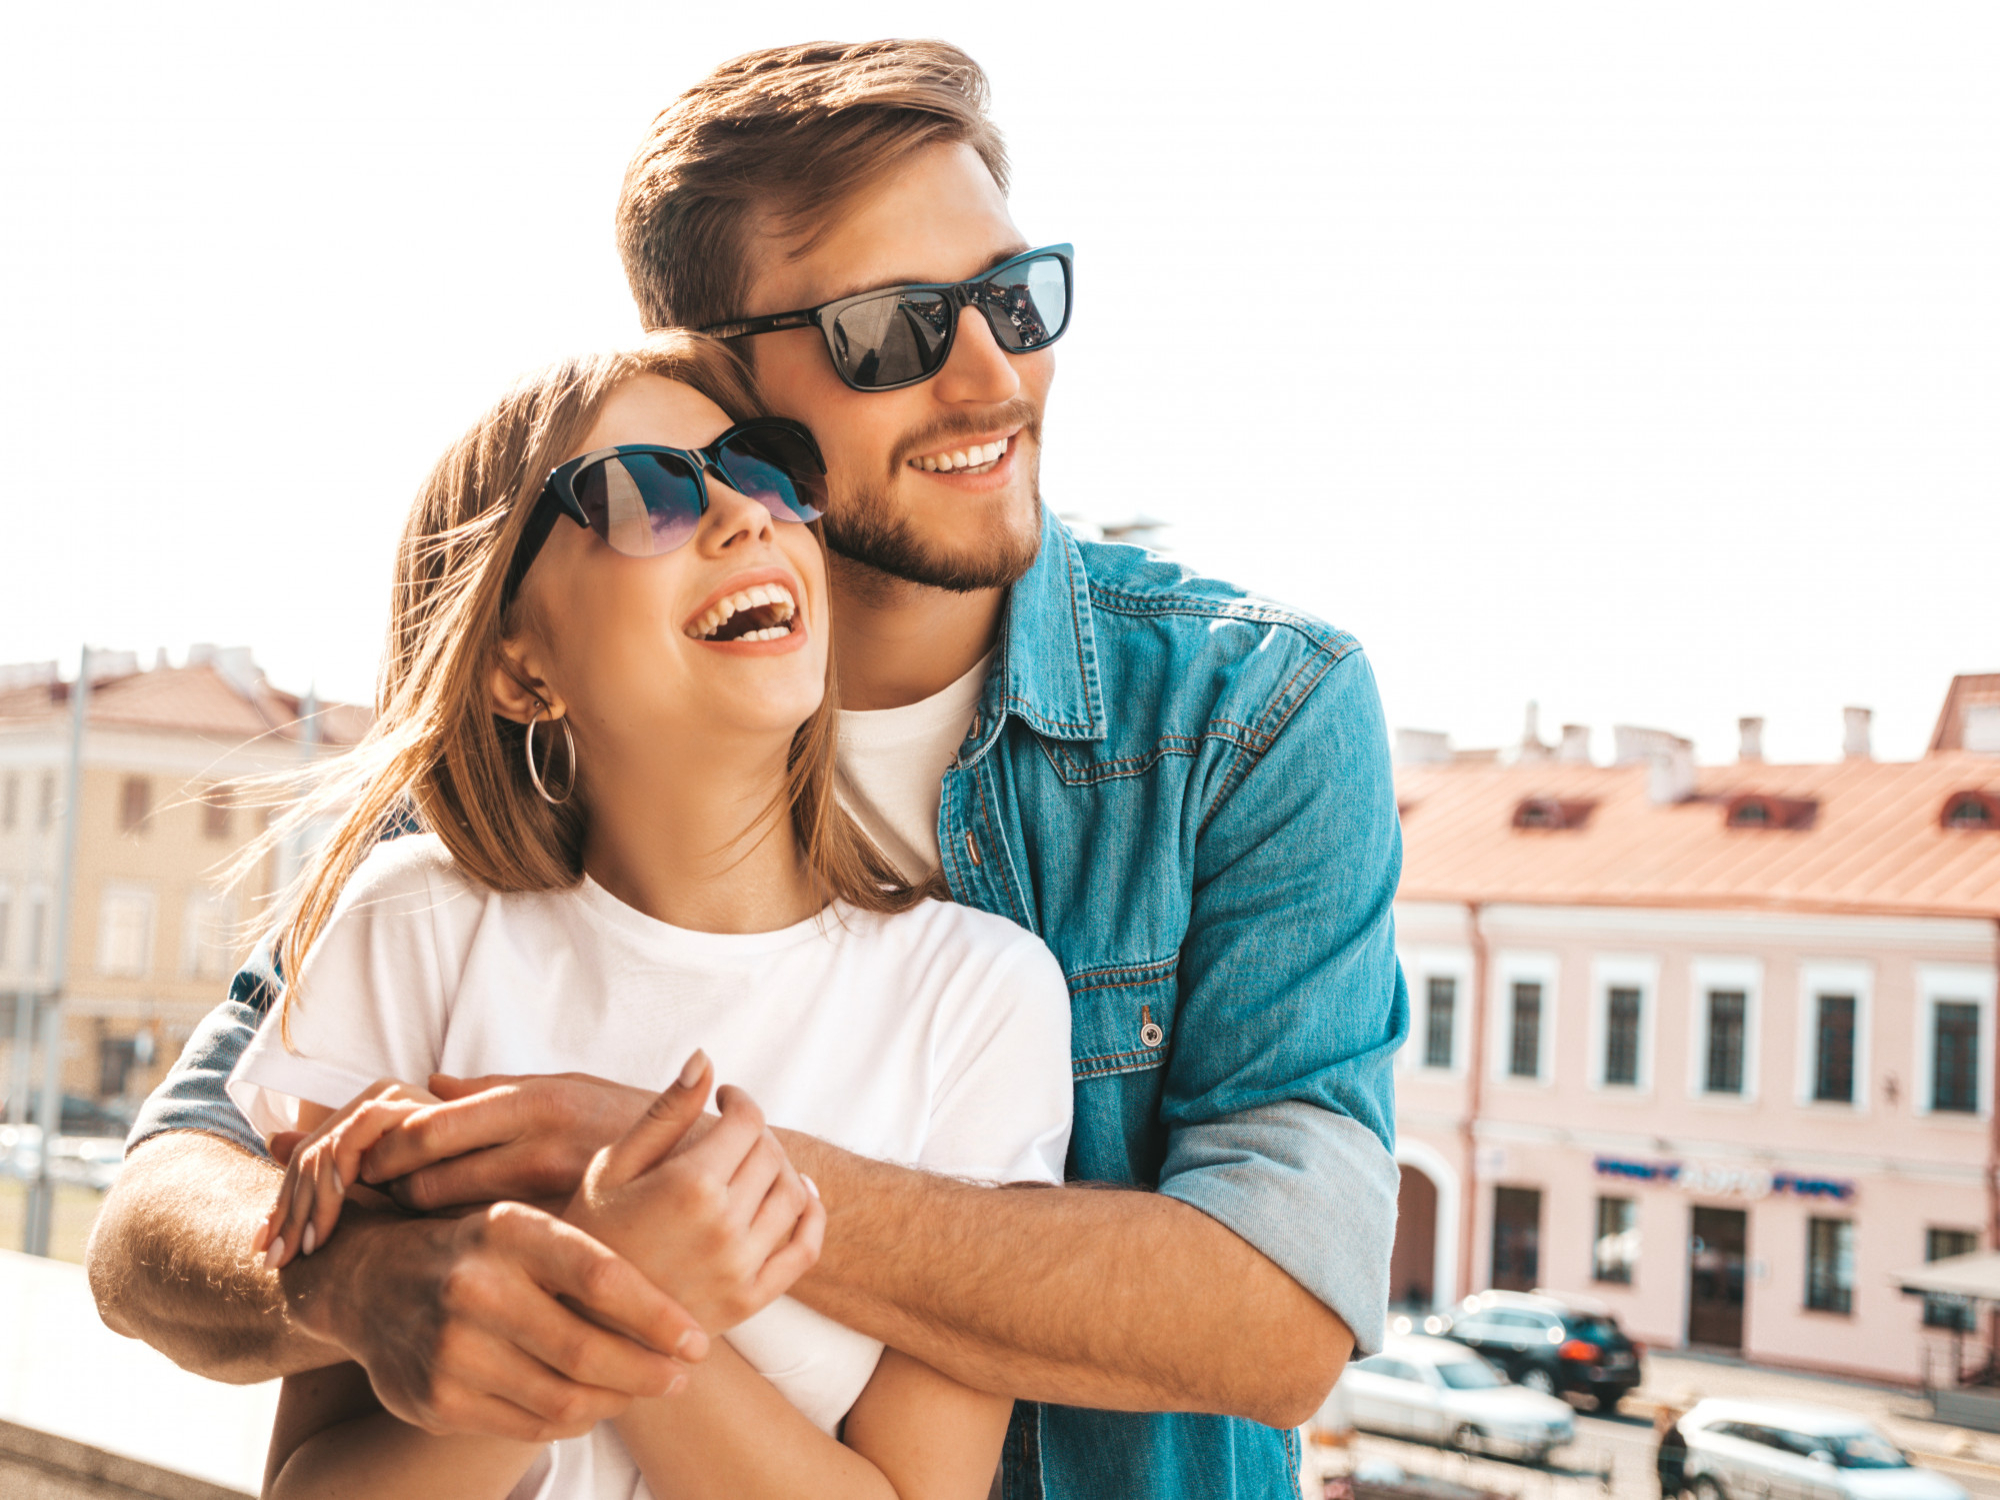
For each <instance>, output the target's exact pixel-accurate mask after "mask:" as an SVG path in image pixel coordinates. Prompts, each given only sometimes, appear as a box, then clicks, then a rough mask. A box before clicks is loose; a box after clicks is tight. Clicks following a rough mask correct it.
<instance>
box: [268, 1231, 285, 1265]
mask: <svg viewBox="0 0 2000 1500" xmlns="http://www.w3.org/2000/svg"><path fill="white" fill-rule="evenodd" d="M284 1258H285V1237H284V1236H283V1235H279V1236H278V1237H277V1238H276V1239H275V1240H272V1241H271V1248H270V1249H268V1250H266V1251H265V1252H264V1269H265V1270H267V1271H275V1270H277V1269H278V1262H279V1261H281V1260H283V1259H284Z"/></svg>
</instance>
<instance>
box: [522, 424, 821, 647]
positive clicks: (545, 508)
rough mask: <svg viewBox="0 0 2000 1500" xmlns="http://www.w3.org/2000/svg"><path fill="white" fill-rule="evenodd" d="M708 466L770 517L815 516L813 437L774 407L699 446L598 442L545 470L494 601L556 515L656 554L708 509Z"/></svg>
mask: <svg viewBox="0 0 2000 1500" xmlns="http://www.w3.org/2000/svg"><path fill="white" fill-rule="evenodd" d="M711 473H713V474H714V475H716V477H718V478H719V479H721V480H722V482H723V483H724V484H726V485H728V486H729V487H730V488H731V489H732V490H735V491H736V492H737V493H738V494H739V495H743V496H745V497H747V498H748V499H751V500H755V501H757V502H758V503H759V504H761V505H762V506H763V507H764V509H766V510H768V511H769V512H770V513H771V516H772V519H774V520H778V521H817V520H818V519H819V518H820V516H821V515H822V514H823V513H824V511H825V509H826V461H825V460H824V459H822V458H821V457H820V455H819V445H818V444H817V443H815V442H814V441H813V436H812V434H811V433H810V432H808V431H806V429H805V428H803V427H801V426H800V425H799V424H798V423H797V422H788V421H786V420H785V419H784V418H782V417H759V418H757V419H755V420H754V421H749V422H739V423H737V424H736V425H735V426H734V427H732V428H730V429H729V430H728V431H727V432H725V433H723V434H722V436H721V437H719V438H717V439H716V440H715V441H714V442H712V443H710V444H709V445H708V446H707V447H706V448H663V447H660V446H658V445H657V444H653V443H626V444H624V445H622V446H620V447H617V448H599V449H598V450H597V451H596V452H595V453H586V454H584V455H583V457H581V458H573V459H571V460H570V461H569V462H568V463H566V464H561V465H559V466H557V467H556V468H555V469H553V470H552V471H550V474H549V477H548V481H547V482H546V483H545V484H544V485H543V486H542V493H541V494H540V496H538V497H537V498H536V501H535V509H534V513H533V514H532V515H530V516H529V517H528V524H527V525H526V526H525V527H523V528H522V530H521V540H520V542H519V543H518V544H517V545H516V546H515V548H514V560H513V561H512V562H511V563H510V564H509V565H508V568H507V581H506V583H505V584H503V585H502V587H501V594H500V601H501V608H503V609H504V608H506V606H507V605H508V604H509V603H511V602H512V601H513V598H514V594H515V591H516V590H518V589H519V588H520V586H521V580H522V579H523V578H524V577H526V576H527V572H528V566H529V564H531V563H533V562H534V560H535V556H536V554H537V553H539V552H540V551H541V550H542V546H543V544H544V543H546V542H547V541H548V539H549V533H550V532H551V531H552V530H554V529H555V524H556V517H557V516H558V515H564V516H568V517H569V518H570V519H571V520H572V521H574V522H576V524H577V525H579V526H583V527H586V528H588V529H589V530H591V531H594V532H596V533H597V535H598V536H599V537H600V538H602V539H603V541H604V542H605V543H606V544H607V545H608V546H609V547H610V548H611V550H612V551H614V552H618V553H621V554H623V555H624V556H626V557H658V556H659V555H660V554H661V553H663V552H672V551H673V550H674V549H675V548H676V547H682V546H685V545H687V542H688V539H689V538H690V537H692V536H693V535H694V533H695V528H696V527H697V526H699V525H700V524H701V518H702V514H703V512H705V511H706V510H707V509H708V478H707V476H708V475H709V474H711Z"/></svg>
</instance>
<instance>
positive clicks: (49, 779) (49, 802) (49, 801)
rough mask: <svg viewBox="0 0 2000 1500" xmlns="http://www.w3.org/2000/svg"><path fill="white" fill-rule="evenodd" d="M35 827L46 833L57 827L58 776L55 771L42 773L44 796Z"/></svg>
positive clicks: (36, 815) (37, 809) (37, 812)
mask: <svg viewBox="0 0 2000 1500" xmlns="http://www.w3.org/2000/svg"><path fill="white" fill-rule="evenodd" d="M35 826H36V827H37V828H39V829H41V830H42V831H43V832H44V833H46V832H48V830H49V829H51V828H53V827H55V826H56V776H55V772H53V771H44V772H43V773H42V795H41V800H40V802H39V804H38V805H37V807H36V810H35Z"/></svg>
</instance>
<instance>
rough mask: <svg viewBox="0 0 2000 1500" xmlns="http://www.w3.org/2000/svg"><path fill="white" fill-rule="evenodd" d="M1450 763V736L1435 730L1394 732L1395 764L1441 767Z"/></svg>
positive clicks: (1402, 730) (1401, 730)
mask: <svg viewBox="0 0 2000 1500" xmlns="http://www.w3.org/2000/svg"><path fill="white" fill-rule="evenodd" d="M1450 763H1451V736H1450V735H1448V734H1445V733H1444V732H1443V731H1442V730H1437V729H1399V730H1397V731H1396V764H1397V765H1399V766H1442V765H1449V764H1450Z"/></svg>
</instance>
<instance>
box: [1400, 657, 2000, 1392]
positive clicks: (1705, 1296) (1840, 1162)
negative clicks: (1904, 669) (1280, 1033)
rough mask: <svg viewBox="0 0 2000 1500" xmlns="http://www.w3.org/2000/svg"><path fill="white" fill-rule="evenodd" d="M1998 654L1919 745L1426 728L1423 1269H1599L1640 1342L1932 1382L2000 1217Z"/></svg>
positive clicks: (1463, 1272) (1575, 1275)
mask: <svg viewBox="0 0 2000 1500" xmlns="http://www.w3.org/2000/svg"><path fill="white" fill-rule="evenodd" d="M1997 709H2000V677H1987V678H1960V679H1958V681H1957V682H1955V683H1954V684H1953V689H1952V694H1951V697H1950V699H1949V700H1948V702H1947V704H1946V714H1945V720H1946V722H1941V723H1940V726H1939V730H1938V734H1937V736H1935V737H1934V742H1933V743H1934V745H1935V746H1936V747H1937V748H1934V749H1933V750H1932V751H1931V752H1930V753H1929V754H1927V755H1926V756H1925V757H1924V758H1923V759H1922V760H1919V761H1915V762H1911V763H1906V764H1886V763H1882V762H1878V761H1875V760H1873V759H1872V758H1870V756H1869V754H1868V748H1867V716H1866V714H1865V713H1864V712H1862V711H1859V710H1850V711H1849V739H1848V754H1847V758H1846V759H1844V760H1842V761H1840V762H1838V763H1835V764H1830V765H1798V766H1778V765H1768V764H1765V763H1764V762H1763V761H1762V759H1761V756H1760V754H1759V745H1758V739H1759V735H1758V732H1757V731H1758V728H1759V726H1758V723H1757V721H1755V720H1746V721H1745V722H1744V746H1743V754H1742V755H1741V756H1740V758H1739V759H1738V761H1737V762H1736V763H1734V764H1731V765H1725V766H1716V767H1700V768H1697V767H1696V765H1695V763H1694V760H1693V754H1692V748H1691V747H1690V746H1688V744H1687V742H1686V741H1684V740H1680V739H1677V738H1676V737H1674V736H1671V735H1664V734H1659V733H1657V732H1651V731H1631V730H1624V731H1620V734H1619V739H1620V744H1621V755H1620V759H1621V760H1622V761H1624V762H1625V763H1622V764H1616V765H1612V766H1608V767H1606V766H1597V765H1593V764H1590V763H1589V760H1588V755H1587V749H1585V750H1583V752H1582V753H1578V751H1579V749H1580V748H1581V747H1584V746H1587V736H1580V735H1579V734H1576V733H1573V732H1566V733H1565V736H1564V744H1563V746H1562V748H1561V749H1556V748H1554V747H1540V746H1539V745H1538V746H1537V750H1539V753H1532V752H1530V753H1527V754H1524V755H1522V756H1521V757H1520V758H1518V759H1516V760H1514V761H1513V762H1512V763H1510V764H1502V763H1500V762H1499V761H1498V760H1496V759H1491V758H1486V759H1477V758H1461V757H1455V756H1453V755H1452V754H1451V753H1450V751H1449V747H1448V746H1446V745H1444V744H1443V743H1442V742H1441V740H1440V739H1439V737H1436V736H1423V735H1417V736H1412V737H1408V738H1406V739H1404V740H1403V741H1402V742H1401V743H1402V744H1403V745H1404V746H1405V747H1406V748H1410V749H1414V750H1415V751H1417V752H1418V756H1419V763H1415V764H1406V765H1402V766H1400V767H1399V769H1398V776H1397V797H1398V801H1399V803H1400V805H1401V809H1402V816H1403V830H1404V840H1405V865H1404V875H1403V884H1402V889H1401V894H1400V897H1399V899H1398V903H1397V941H1398V946H1399V949H1400V951H1401V955H1402V960H1403V964H1404V967H1405V971H1406V973H1407V975H1408V979H1409V985H1410V1001H1411V1034H1410V1040H1409V1043H1408V1045H1407V1046H1406V1047H1405V1049H1404V1051H1403V1053H1402V1054H1401V1056H1400V1058H1399V1060H1398V1070H1399V1077H1398V1110H1397V1118H1398V1146H1397V1156H1398V1159H1399V1161H1400V1162H1401V1164H1402V1167H1403V1191H1402V1205H1401V1207H1402V1218H1401V1222H1400V1224H1399V1228H1398V1238H1397V1244H1396V1252H1395V1263H1394V1270H1393V1277H1394V1284H1393V1295H1394V1296H1395V1297H1396V1298H1398V1299H1399V1300H1401V1301H1404V1302H1407V1303H1410V1304H1411V1305H1413V1306H1423V1305H1428V1304H1437V1305H1443V1304H1447V1303H1449V1302H1451V1301H1453V1300H1454V1299H1456V1298H1458V1297H1461V1296H1463V1295H1465V1294H1466V1293H1468V1292H1471V1291H1476V1290H1479V1289H1481V1288H1483V1287H1487V1286H1500V1287H1517V1288H1527V1287H1530V1286H1536V1285H1541V1286H1547V1287H1551V1288H1556V1289H1561V1290H1567V1291H1573V1292H1574V1291H1587V1292H1589V1293H1592V1294H1594V1295H1596V1296H1598V1297H1599V1298H1600V1299H1601V1300H1602V1301H1604V1302H1606V1303H1608V1304H1610V1305H1611V1306H1612V1307H1613V1308H1614V1309H1615V1310H1616V1311H1617V1313H1618V1314H1619V1317H1620V1319H1621V1321H1622V1322H1623V1323H1624V1324H1625V1326H1626V1327H1627V1329H1628V1330H1629V1331H1630V1332H1631V1333H1632V1334H1633V1336H1634V1337H1635V1338H1639V1339H1641V1340H1643V1341H1646V1342H1649V1343H1653V1344H1657V1345H1662V1346H1666V1347H1680V1346H1684V1345H1690V1344H1692V1345H1704V1346H1710V1347H1718V1348H1722V1349H1730V1350H1738V1351H1741V1352H1742V1353H1743V1354H1745V1355H1747V1356H1750V1357H1754V1358H1756V1359H1759V1360H1762V1361H1767V1362H1771V1363H1778V1364H1788V1365H1794V1366H1799V1367H1807V1368H1816V1369H1822V1370H1827V1371H1832V1372H1851V1373H1855V1374H1860V1375H1865V1376H1870V1377H1875V1378H1887V1379H1893V1380H1900V1381H1913V1380H1916V1379H1919V1378H1921V1376H1922V1374H1923V1370H1924V1360H1925V1357H1926V1351H1927V1349H1928V1348H1933V1347H1934V1346H1935V1344H1936V1343H1937V1342H1939V1341H1940V1339H1934V1337H1933V1335H1939V1336H1942V1335H1945V1334H1948V1333H1949V1332H1950V1331H1951V1330H1952V1329H1954V1328H1956V1327H1959V1326H1961V1325H1964V1326H1968V1327H1969V1323H1968V1322H1967V1321H1966V1320H1967V1319H1968V1317H1969V1314H1968V1313H1967V1312H1966V1311H1965V1310H1964V1309H1962V1308H1960V1307H1957V1306H1952V1305H1945V1304H1943V1303H1931V1304H1928V1305H1927V1304H1925V1303H1923V1302H1920V1301H1917V1300H1915V1299H1911V1298H1907V1297H1904V1296H1902V1295H1900V1294H1899V1293H1898V1291H1897V1289H1896V1287H1895V1285H1894V1284H1893V1281H1892V1278H1893V1277H1894V1276H1895V1274H1896V1273H1897V1272H1899V1271H1902V1270H1905V1269H1907V1268H1909V1267H1910V1266H1913V1265H1916V1264H1918V1263H1920V1262H1922V1261H1924V1260H1926V1259H1935V1258H1939V1257H1942V1256H1944V1255H1949V1254H1957V1253H1962V1252H1964V1251H1968V1250H1973V1249H1981V1248H1993V1247H1994V1246H1995V1244H1996V1241H1995V1238H1994V1231H1995V1225H1996V1214H2000V1203H1997V1202H1996V1197H1995V1194H1996V1187H2000V1177H1997V1176H1996V1174H2000V1155H1996V1142H1995V1134H1994V1093H1995V1071H1994V1057H1995V1053H1994V1024H1995V1015H1994V1010H1995V987H1996V958H2000V754H1993V753H1981V751H1980V750H1979V749H1978V748H1974V747H1981V746H1984V747H1986V748H1987V749H1988V750H1989V751H1993V750H2000V738H1996V737H1995V736H1994V733H1993V731H1994V728H1995V727H1996V726H1994V725H1992V724H1991V723H1989V720H1988V718H1987V717H1984V716H1986V715H1992V714H1994V713H1995V712H1996V710H1997Z"/></svg>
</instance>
